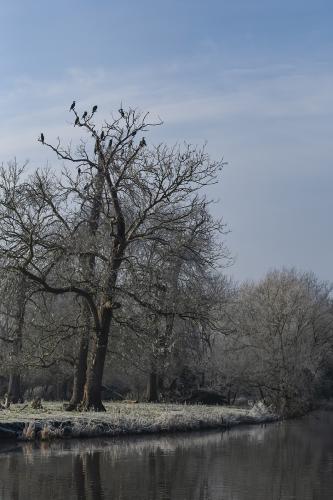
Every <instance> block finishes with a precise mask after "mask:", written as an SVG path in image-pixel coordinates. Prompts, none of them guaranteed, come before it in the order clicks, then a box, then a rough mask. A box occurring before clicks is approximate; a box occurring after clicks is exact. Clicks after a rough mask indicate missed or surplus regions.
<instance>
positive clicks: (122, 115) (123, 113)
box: [118, 108, 125, 118]
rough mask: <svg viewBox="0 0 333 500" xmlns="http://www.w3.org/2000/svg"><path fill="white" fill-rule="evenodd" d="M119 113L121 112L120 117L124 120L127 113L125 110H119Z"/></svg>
mask: <svg viewBox="0 0 333 500" xmlns="http://www.w3.org/2000/svg"><path fill="white" fill-rule="evenodd" d="M118 111H119V113H120V116H121V117H122V118H124V116H125V112H124V110H123V108H120V109H118Z"/></svg>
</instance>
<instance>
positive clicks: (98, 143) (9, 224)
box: [0, 108, 223, 411]
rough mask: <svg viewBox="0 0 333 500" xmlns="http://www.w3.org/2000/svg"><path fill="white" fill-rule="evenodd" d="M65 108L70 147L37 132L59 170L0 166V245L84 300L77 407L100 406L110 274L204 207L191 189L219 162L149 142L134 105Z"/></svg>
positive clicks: (30, 272)
mask: <svg viewBox="0 0 333 500" xmlns="http://www.w3.org/2000/svg"><path fill="white" fill-rule="evenodd" d="M72 111H73V113H74V118H75V126H79V127H81V129H82V130H83V131H85V132H87V134H88V140H87V141H83V140H82V141H81V142H80V143H79V145H78V146H77V147H76V148H73V147H72V146H71V145H70V146H68V147H64V146H63V145H62V143H61V141H60V140H58V142H57V143H56V144H55V145H53V144H52V143H51V142H49V141H48V140H47V139H46V137H45V136H44V135H43V136H41V138H40V141H41V143H42V144H43V145H44V146H45V147H48V148H50V149H51V150H52V151H53V152H54V153H55V154H56V155H57V157H58V158H59V159H61V160H62V161H63V162H65V166H64V167H63V169H62V171H61V173H60V174H59V175H55V174H53V173H51V172H50V171H45V170H44V171H36V172H35V173H34V174H33V175H32V176H30V178H29V179H25V178H24V177H22V172H21V170H20V169H19V168H18V167H17V166H14V165H12V166H10V167H9V168H8V169H6V168H2V170H1V181H2V186H1V196H0V210H1V213H0V217H1V221H2V224H1V236H2V240H1V241H2V243H1V248H0V252H1V255H3V256H5V257H6V259H7V261H8V265H7V267H8V268H10V269H13V270H16V271H20V272H21V273H22V274H24V275H25V276H26V277H27V278H28V279H29V280H30V281H32V282H33V283H34V284H35V285H36V286H38V287H40V289H41V290H43V291H44V292H45V291H46V292H48V293H51V294H55V295H64V294H74V295H76V296H78V297H80V298H81V299H82V301H84V303H85V304H86V305H87V312H88V314H89V315H90V318H91V324H92V327H91V328H92V329H91V332H90V335H89V337H90V341H91V342H90V351H89V352H90V354H89V358H88V367H87V375H86V381H85V387H84V394H83V400H82V402H81V406H82V408H83V409H86V410H89V409H94V410H96V411H100V410H103V409H104V407H103V404H102V401H101V386H102V378H103V371H104V363H105V357H106V353H107V347H108V341H109V336H110V325H111V321H112V317H113V313H114V309H115V307H117V306H118V305H117V304H116V292H117V282H118V281H119V278H120V276H121V273H123V272H124V273H125V272H126V263H127V262H130V261H131V260H133V258H135V256H134V255H133V254H132V249H135V246H136V243H137V242H138V241H148V240H154V239H163V238H165V235H166V234H167V233H168V232H178V233H180V232H181V231H182V228H183V226H184V224H185V223H186V221H187V220H189V219H191V218H192V214H193V213H196V212H197V211H198V209H199V208H200V206H201V205H202V202H203V200H202V199H201V198H200V197H199V194H198V192H199V190H201V189H202V188H203V187H204V186H207V185H209V184H211V183H213V182H216V178H217V173H218V171H219V170H220V169H221V168H222V165H223V164H222V162H212V161H211V160H210V159H209V157H208V156H207V154H206V153H205V151H204V150H202V149H197V148H193V147H191V146H185V147H184V148H179V147H173V148H169V147H167V146H165V145H163V144H161V145H158V146H156V147H148V146H147V143H146V139H145V138H144V137H142V133H143V132H146V131H147V128H148V127H149V124H148V123H147V115H145V116H142V115H140V114H139V113H137V112H136V111H135V110H131V109H130V110H128V111H127V110H123V111H122V113H120V114H119V117H116V118H113V119H112V120H111V121H110V122H108V121H105V122H104V123H103V124H102V125H101V127H100V128H97V126H96V125H95V123H94V117H95V112H96V109H95V108H94V109H93V111H92V112H91V113H90V114H87V115H84V118H80V116H79V114H78V113H77V111H76V110H75V108H74V109H73V110H72ZM73 167H75V168H74V169H73ZM86 262H88V265H87V264H86Z"/></svg>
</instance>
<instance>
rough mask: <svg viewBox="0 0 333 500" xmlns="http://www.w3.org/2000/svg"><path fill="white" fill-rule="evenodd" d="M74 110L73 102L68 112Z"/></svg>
mask: <svg viewBox="0 0 333 500" xmlns="http://www.w3.org/2000/svg"><path fill="white" fill-rule="evenodd" d="M74 108H75V101H73V102H72V105H71V107H70V108H69V111H73V109H74Z"/></svg>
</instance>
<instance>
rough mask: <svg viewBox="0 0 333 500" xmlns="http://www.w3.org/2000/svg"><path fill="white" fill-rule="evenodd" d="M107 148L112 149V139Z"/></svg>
mask: <svg viewBox="0 0 333 500" xmlns="http://www.w3.org/2000/svg"><path fill="white" fill-rule="evenodd" d="M108 148H109V149H111V148H112V139H110V140H109V145H108Z"/></svg>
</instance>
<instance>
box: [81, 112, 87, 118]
mask: <svg viewBox="0 0 333 500" xmlns="http://www.w3.org/2000/svg"><path fill="white" fill-rule="evenodd" d="M87 114H88V111H85V112H84V113H83V115H82V120H85V119H86V118H87Z"/></svg>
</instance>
